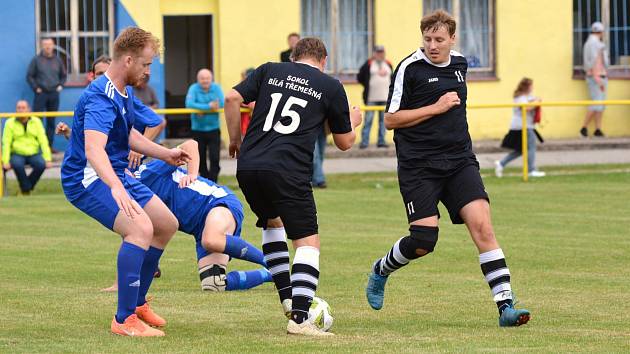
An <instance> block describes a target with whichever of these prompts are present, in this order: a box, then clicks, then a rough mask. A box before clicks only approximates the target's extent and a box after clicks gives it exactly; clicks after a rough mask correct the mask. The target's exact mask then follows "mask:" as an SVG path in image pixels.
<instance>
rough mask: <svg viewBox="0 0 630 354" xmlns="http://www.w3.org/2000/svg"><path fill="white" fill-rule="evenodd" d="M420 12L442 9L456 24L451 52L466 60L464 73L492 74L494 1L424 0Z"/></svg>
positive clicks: (426, 13)
mask: <svg viewBox="0 0 630 354" xmlns="http://www.w3.org/2000/svg"><path fill="white" fill-rule="evenodd" d="M423 5H424V6H423V13H424V14H425V15H428V14H430V13H431V12H433V11H435V10H438V9H443V10H446V11H447V12H448V13H450V14H451V15H452V16H453V17H454V18H455V21H457V31H456V33H455V38H456V42H455V44H456V45H455V50H457V51H458V52H460V53H462V54H463V55H464V56H465V57H466V60H467V61H468V71H469V73H471V74H473V77H474V74H475V73H478V75H480V76H484V74H486V75H488V76H492V75H494V68H495V50H494V40H495V37H494V36H495V31H494V24H495V21H494V0H424V1H423Z"/></svg>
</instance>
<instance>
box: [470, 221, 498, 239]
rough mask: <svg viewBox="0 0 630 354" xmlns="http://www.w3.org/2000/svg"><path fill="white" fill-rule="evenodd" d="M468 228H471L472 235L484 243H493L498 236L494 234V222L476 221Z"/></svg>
mask: <svg viewBox="0 0 630 354" xmlns="http://www.w3.org/2000/svg"><path fill="white" fill-rule="evenodd" d="M468 228H469V229H470V233H471V234H472V236H473V237H474V238H475V239H476V240H477V241H478V242H482V243H493V242H495V240H496V238H495V235H494V229H493V228H492V224H490V222H487V221H481V222H475V223H471V224H469V226H468Z"/></svg>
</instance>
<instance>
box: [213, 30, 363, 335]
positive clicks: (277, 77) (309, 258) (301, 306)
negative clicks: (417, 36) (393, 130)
mask: <svg viewBox="0 0 630 354" xmlns="http://www.w3.org/2000/svg"><path fill="white" fill-rule="evenodd" d="M292 57H293V60H294V61H293V62H291V63H266V64H263V65H261V66H259V67H258V68H257V69H256V70H255V71H254V72H253V73H251V74H250V75H249V76H248V77H247V78H246V79H245V80H244V81H243V82H241V83H240V84H238V85H236V86H235V87H234V89H233V90H232V91H231V92H230V93H229V94H228V95H227V96H226V99H225V117H226V120H227V127H228V132H229V134H230V155H231V156H232V157H237V158H238V164H237V169H236V177H237V179H238V183H239V186H240V187H241V190H242V191H243V194H244V195H245V198H246V199H247V203H249V206H250V208H251V209H252V211H253V212H254V213H255V214H256V216H257V217H258V222H257V224H256V225H257V226H258V227H261V228H262V229H263V231H262V248H263V253H264V255H265V261H266V262H267V266H268V269H269V271H270V272H271V274H272V277H273V281H274V283H275V285H276V289H277V290H278V294H279V296H280V302H281V303H282V306H283V309H284V312H285V314H286V315H287V316H288V317H289V323H288V325H287V333H289V334H300V335H307V336H326V335H332V333H329V332H324V331H322V330H320V329H319V328H318V327H317V326H315V324H313V323H312V322H311V321H309V320H308V309H309V307H310V304H311V301H312V299H313V297H314V296H315V290H316V289H317V283H318V279H319V235H318V228H317V211H316V208H315V201H314V199H313V190H312V189H311V183H310V180H311V175H312V170H313V162H312V161H313V149H314V146H315V139H316V137H317V134H318V133H319V132H320V130H321V128H322V125H324V124H326V125H327V127H328V128H329V129H330V132H331V133H332V135H333V140H334V142H335V145H337V147H338V148H339V149H341V150H348V149H350V148H351V147H352V145H353V144H354V141H355V128H356V127H357V126H358V125H359V124H360V123H361V113H360V111H359V110H358V108H356V107H354V108H353V109H352V111H350V109H349V105H348V98H347V97H346V92H345V90H344V88H343V86H342V85H341V83H340V82H339V81H338V80H337V79H335V78H332V77H330V76H328V75H326V74H324V73H323V70H324V68H325V67H326V59H327V52H326V47H325V46H324V43H323V42H322V41H321V40H319V39H317V38H304V39H302V40H300V41H299V42H298V43H297V45H296V47H295V48H294V50H293V56H292ZM253 101H256V107H255V108H254V112H253V115H252V119H251V123H250V125H249V127H248V128H247V134H246V135H245V139H244V140H243V141H242V144H241V130H240V112H239V108H240V105H241V103H243V102H244V103H249V102H253ZM285 230H286V235H287V236H288V238H289V239H291V240H292V241H293V246H294V247H295V257H294V259H293V266H292V268H291V270H290V271H289V250H288V247H287V241H286V238H285Z"/></svg>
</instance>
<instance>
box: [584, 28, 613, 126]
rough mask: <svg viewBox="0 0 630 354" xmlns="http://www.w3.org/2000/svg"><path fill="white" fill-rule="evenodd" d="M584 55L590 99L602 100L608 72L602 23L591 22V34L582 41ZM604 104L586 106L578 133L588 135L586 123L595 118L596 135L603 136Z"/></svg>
mask: <svg viewBox="0 0 630 354" xmlns="http://www.w3.org/2000/svg"><path fill="white" fill-rule="evenodd" d="M582 55H583V56H584V61H583V65H584V72H585V74H586V83H587V85H588V92H589V96H590V98H591V100H593V101H602V100H605V99H606V91H607V88H608V73H607V72H606V68H607V67H608V65H609V58H608V51H607V50H606V44H604V25H603V24H602V23H601V22H593V24H592V25H591V35H590V36H589V37H588V39H587V40H586V42H585V43H584V48H583V50H582ZM604 108H605V106H604V105H593V106H589V107H588V111H587V112H586V117H584V124H582V129H580V135H582V136H583V137H585V138H586V137H588V129H587V127H588V125H589V124H590V123H591V121H592V120H595V133H594V134H593V135H594V136H596V137H603V136H604V133H603V132H602V115H603V113H604Z"/></svg>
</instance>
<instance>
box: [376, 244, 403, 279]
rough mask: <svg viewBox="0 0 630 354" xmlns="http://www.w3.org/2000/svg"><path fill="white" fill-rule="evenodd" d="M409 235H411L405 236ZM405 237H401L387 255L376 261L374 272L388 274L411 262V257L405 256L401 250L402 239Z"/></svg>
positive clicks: (382, 274)
mask: <svg viewBox="0 0 630 354" xmlns="http://www.w3.org/2000/svg"><path fill="white" fill-rule="evenodd" d="M405 237H409V236H405ZM405 237H402V238H400V239H399V240H398V241H396V243H395V244H394V246H392V248H391V249H390V250H389V252H387V254H386V255H385V257H383V258H381V259H379V260H378V261H376V263H374V273H376V274H378V275H381V276H388V275H390V274H391V273H393V272H394V271H395V270H397V269H400V268H402V267H404V266H406V265H407V264H409V258H407V257H405V256H404V255H403V254H402V252H401V250H400V241H402V240H403V239H404V238H405Z"/></svg>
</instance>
